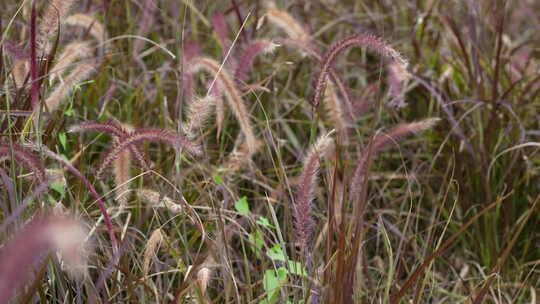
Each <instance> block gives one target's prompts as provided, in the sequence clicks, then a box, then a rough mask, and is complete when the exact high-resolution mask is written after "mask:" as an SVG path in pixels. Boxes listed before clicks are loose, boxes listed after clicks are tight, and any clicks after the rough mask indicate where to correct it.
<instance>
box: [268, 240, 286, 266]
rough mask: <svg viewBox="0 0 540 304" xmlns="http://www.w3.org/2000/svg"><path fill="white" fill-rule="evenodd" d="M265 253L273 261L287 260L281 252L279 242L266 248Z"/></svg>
mask: <svg viewBox="0 0 540 304" xmlns="http://www.w3.org/2000/svg"><path fill="white" fill-rule="evenodd" d="M266 254H267V255H268V256H269V257H270V258H271V259H272V260H274V261H281V262H285V261H287V258H286V257H285V253H284V252H283V250H282V249H281V246H280V245H279V244H278V245H275V246H274V247H272V248H270V249H268V250H267V251H266Z"/></svg>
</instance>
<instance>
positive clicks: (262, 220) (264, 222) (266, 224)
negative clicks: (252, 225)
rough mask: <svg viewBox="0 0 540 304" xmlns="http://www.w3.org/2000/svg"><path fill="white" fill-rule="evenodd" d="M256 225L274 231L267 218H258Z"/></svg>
mask: <svg viewBox="0 0 540 304" xmlns="http://www.w3.org/2000/svg"><path fill="white" fill-rule="evenodd" d="M256 223H257V224H259V225H261V226H263V227H267V228H272V229H276V227H275V226H274V225H272V224H270V221H269V220H268V219H267V218H265V217H264V216H261V217H259V218H258V219H257V222H256Z"/></svg>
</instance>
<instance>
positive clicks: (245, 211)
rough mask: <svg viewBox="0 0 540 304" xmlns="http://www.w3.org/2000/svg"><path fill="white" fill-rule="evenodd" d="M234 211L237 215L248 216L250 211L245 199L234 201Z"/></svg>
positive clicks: (243, 197)
mask: <svg viewBox="0 0 540 304" xmlns="http://www.w3.org/2000/svg"><path fill="white" fill-rule="evenodd" d="M234 209H236V211H238V213H240V214H241V215H243V216H248V215H249V213H250V211H249V204H248V201H247V197H245V196H242V197H241V198H240V199H239V200H238V201H236V203H234Z"/></svg>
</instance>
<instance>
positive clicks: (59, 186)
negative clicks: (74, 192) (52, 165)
mask: <svg viewBox="0 0 540 304" xmlns="http://www.w3.org/2000/svg"><path fill="white" fill-rule="evenodd" d="M50 187H51V189H53V190H54V191H56V192H58V193H59V194H60V195H61V196H64V195H65V194H66V188H65V185H64V183H63V182H62V181H54V182H53V183H52V184H51V185H50Z"/></svg>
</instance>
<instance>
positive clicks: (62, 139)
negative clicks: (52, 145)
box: [58, 132, 67, 150]
mask: <svg viewBox="0 0 540 304" xmlns="http://www.w3.org/2000/svg"><path fill="white" fill-rule="evenodd" d="M58 141H59V142H60V145H62V149H64V150H67V137H66V133H64V132H60V133H58Z"/></svg>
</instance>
